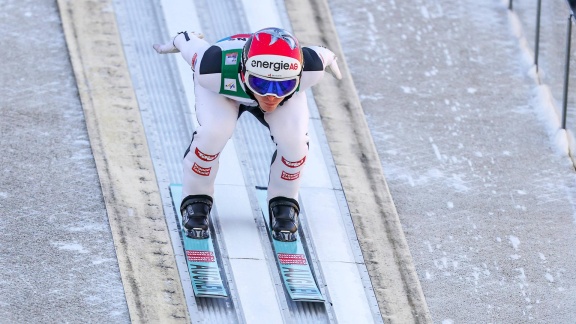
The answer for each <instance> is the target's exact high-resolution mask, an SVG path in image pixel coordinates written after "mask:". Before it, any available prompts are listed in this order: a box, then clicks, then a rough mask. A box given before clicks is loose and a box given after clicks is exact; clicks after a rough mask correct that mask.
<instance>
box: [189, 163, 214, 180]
mask: <svg viewBox="0 0 576 324" xmlns="http://www.w3.org/2000/svg"><path fill="white" fill-rule="evenodd" d="M211 169H212V168H203V167H201V166H199V165H198V164H196V163H194V165H193V166H192V171H194V172H196V173H197V174H199V175H201V176H203V177H207V176H209V175H210V170H211Z"/></svg>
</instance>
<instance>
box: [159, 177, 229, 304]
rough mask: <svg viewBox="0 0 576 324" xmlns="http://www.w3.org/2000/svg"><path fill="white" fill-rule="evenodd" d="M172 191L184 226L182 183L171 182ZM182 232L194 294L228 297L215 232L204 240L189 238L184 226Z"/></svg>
mask: <svg viewBox="0 0 576 324" xmlns="http://www.w3.org/2000/svg"><path fill="white" fill-rule="evenodd" d="M170 193H171V195H172V203H173V205H174V209H175V212H176V215H178V222H179V225H180V227H182V215H181V214H180V202H181V201H182V185H180V184H171V185H170ZM181 233H182V241H183V243H184V255H185V257H186V263H187V264H188V272H189V273H190V279H191V280H192V288H193V289H194V295H195V296H196V297H216V298H226V297H228V293H227V292H226V287H225V285H224V282H223V281H222V274H221V273H220V267H219V266H218V262H217V260H216V254H215V253H214V243H213V241H212V239H213V237H214V236H213V233H212V235H210V238H207V239H203V240H198V239H192V238H189V237H188V236H187V235H186V231H185V230H184V228H182V230H181Z"/></svg>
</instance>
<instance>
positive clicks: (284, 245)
mask: <svg viewBox="0 0 576 324" xmlns="http://www.w3.org/2000/svg"><path fill="white" fill-rule="evenodd" d="M256 189H257V190H256V196H257V197H258V204H259V205H260V209H261V210H262V216H263V217H264V221H265V222H266V226H267V227H268V234H269V237H270V240H271V241H272V245H273V247H274V254H275V255H276V263H277V265H278V269H279V270H280V274H281V275H282V280H283V281H284V287H286V290H287V291H288V294H289V295H290V298H291V299H292V300H294V301H307V302H324V297H322V293H321V292H320V289H318V284H317V283H316V280H315V278H314V275H313V273H312V269H311V267H310V261H309V260H308V256H307V255H306V252H305V251H304V246H303V245H302V241H301V240H300V232H299V233H298V239H297V240H296V241H294V242H281V241H277V240H275V239H273V238H272V229H271V227H270V224H269V222H270V221H269V218H268V201H267V198H266V196H267V193H266V189H265V188H261V187H256Z"/></svg>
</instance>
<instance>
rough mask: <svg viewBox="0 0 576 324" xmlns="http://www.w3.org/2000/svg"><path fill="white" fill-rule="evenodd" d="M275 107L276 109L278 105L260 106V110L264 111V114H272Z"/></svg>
mask: <svg viewBox="0 0 576 324" xmlns="http://www.w3.org/2000/svg"><path fill="white" fill-rule="evenodd" d="M276 107H278V105H266V104H261V105H260V108H262V110H264V111H265V112H273V111H274V110H276Z"/></svg>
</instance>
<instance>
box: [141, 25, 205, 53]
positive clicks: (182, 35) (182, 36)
mask: <svg viewBox="0 0 576 324" xmlns="http://www.w3.org/2000/svg"><path fill="white" fill-rule="evenodd" d="M190 35H194V36H196V37H198V38H200V39H203V38H204V35H203V34H202V33H196V32H185V31H184V32H179V33H178V35H176V36H175V37H174V39H173V40H172V42H169V43H166V44H154V45H152V47H154V49H155V50H156V52H158V54H168V53H179V52H180V50H179V49H178V47H177V46H176V44H177V43H179V41H188V39H189V38H190Z"/></svg>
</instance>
